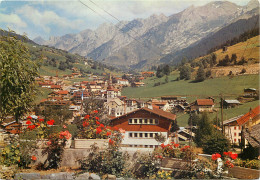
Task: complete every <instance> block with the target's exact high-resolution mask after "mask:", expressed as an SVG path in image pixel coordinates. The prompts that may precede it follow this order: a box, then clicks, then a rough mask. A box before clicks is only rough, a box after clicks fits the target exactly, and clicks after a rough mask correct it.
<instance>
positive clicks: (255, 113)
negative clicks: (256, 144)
mask: <svg viewBox="0 0 260 180" xmlns="http://www.w3.org/2000/svg"><path fill="white" fill-rule="evenodd" d="M259 112H260V106H257V107H256V108H255V109H253V110H251V111H249V112H248V113H246V114H245V115H244V116H242V117H240V118H239V119H238V120H237V123H238V125H243V124H245V123H246V122H247V121H249V120H250V119H253V118H255V117H256V116H258V115H259Z"/></svg>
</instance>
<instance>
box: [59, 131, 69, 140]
mask: <svg viewBox="0 0 260 180" xmlns="http://www.w3.org/2000/svg"><path fill="white" fill-rule="evenodd" d="M59 138H60V139H63V138H65V139H70V138H71V134H70V132H69V131H68V130H67V131H61V132H60V134H59Z"/></svg>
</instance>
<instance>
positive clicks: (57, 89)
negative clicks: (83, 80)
mask: <svg viewBox="0 0 260 180" xmlns="http://www.w3.org/2000/svg"><path fill="white" fill-rule="evenodd" d="M51 89H52V90H54V91H59V90H61V89H62V88H61V85H51Z"/></svg>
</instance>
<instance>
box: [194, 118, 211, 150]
mask: <svg viewBox="0 0 260 180" xmlns="http://www.w3.org/2000/svg"><path fill="white" fill-rule="evenodd" d="M197 126H198V129H197V131H196V136H195V143H196V144H197V145H198V146H199V147H201V146H202V143H203V140H202V139H203V138H204V137H205V136H208V135H211V134H212V132H213V127H212V125H211V124H210V122H209V117H208V114H207V113H203V114H202V116H201V118H200V119H199V122H198V124H197Z"/></svg>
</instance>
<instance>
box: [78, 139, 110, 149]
mask: <svg viewBox="0 0 260 180" xmlns="http://www.w3.org/2000/svg"><path fill="white" fill-rule="evenodd" d="M74 142H75V149H89V148H91V145H93V144H94V143H96V145H97V146H98V147H99V148H101V149H103V148H105V147H106V145H107V142H108V140H107V139H75V140H74Z"/></svg>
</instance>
